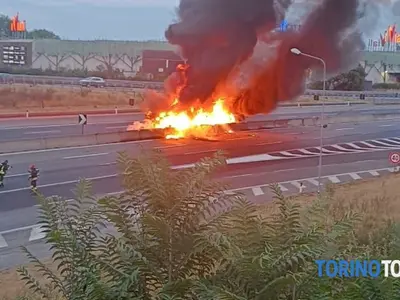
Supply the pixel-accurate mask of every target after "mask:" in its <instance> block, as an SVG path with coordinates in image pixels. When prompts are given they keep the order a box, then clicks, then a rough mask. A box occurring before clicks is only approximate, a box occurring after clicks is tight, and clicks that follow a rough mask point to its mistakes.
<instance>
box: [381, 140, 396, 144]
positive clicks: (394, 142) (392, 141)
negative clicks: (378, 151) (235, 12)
mask: <svg viewBox="0 0 400 300" xmlns="http://www.w3.org/2000/svg"><path fill="white" fill-rule="evenodd" d="M382 140H383V141H387V142H390V143H393V144H396V145H400V142H399V141H396V140H395V139H382Z"/></svg>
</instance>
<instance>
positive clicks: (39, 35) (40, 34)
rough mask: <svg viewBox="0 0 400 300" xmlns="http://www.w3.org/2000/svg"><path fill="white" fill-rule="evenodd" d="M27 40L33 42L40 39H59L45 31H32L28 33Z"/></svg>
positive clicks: (52, 33) (50, 32)
mask: <svg viewBox="0 0 400 300" xmlns="http://www.w3.org/2000/svg"><path fill="white" fill-rule="evenodd" d="M27 38H28V39H33V40H40V39H52V40H60V37H59V36H58V35H56V34H55V33H54V32H52V31H49V30H47V29H34V30H32V31H28V33H27Z"/></svg>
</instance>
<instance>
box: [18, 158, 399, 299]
mask: <svg viewBox="0 0 400 300" xmlns="http://www.w3.org/2000/svg"><path fill="white" fill-rule="evenodd" d="M224 164H225V159H224V158H223V156H222V155H221V154H220V153H217V154H216V155H215V156H214V157H213V158H207V159H203V160H201V161H200V162H199V163H197V164H196V166H195V167H194V168H192V169H186V170H174V171H173V170H171V168H170V165H169V163H168V162H167V160H166V159H165V158H164V157H163V156H162V155H160V154H159V153H157V152H151V153H147V154H146V153H143V154H141V155H140V156H139V157H138V158H135V159H133V158H130V157H129V156H128V155H127V154H125V153H121V154H120V155H119V159H118V165H119V168H120V173H121V180H122V185H123V187H124V191H123V192H122V193H121V194H119V195H113V196H105V197H101V198H100V199H95V198H94V197H93V196H92V192H91V186H90V183H89V182H87V181H85V180H82V181H81V182H80V183H79V184H78V186H77V188H76V191H75V200H73V201H71V202H66V201H62V200H63V199H60V198H58V197H51V198H44V197H43V196H41V195H38V199H39V204H40V212H41V214H40V224H42V225H43V227H44V228H45V230H46V241H47V242H48V243H49V244H50V245H51V247H52V249H53V251H54V254H53V260H54V263H55V264H56V266H57V268H58V270H59V272H58V273H57V272H56V273H55V272H52V271H51V270H50V269H49V268H47V267H46V266H45V265H44V264H43V263H41V262H40V261H39V260H38V259H36V258H35V257H34V256H33V255H32V254H30V253H29V251H28V250H27V249H25V248H24V251H25V252H26V253H27V255H28V256H29V257H30V259H31V260H32V262H34V263H35V264H36V265H37V267H38V269H39V270H40V271H41V273H42V275H43V277H45V278H47V279H48V280H49V286H50V287H51V289H50V290H51V291H53V292H54V291H57V292H58V293H59V294H60V295H61V296H62V297H63V298H64V299H69V300H75V299H92V300H97V299H99V300H100V299H101V300H107V299H156V300H158V299H159V300H161V299H163V300H164V299H184V300H230V299H243V300H264V299H271V300H280V299H298V300H302V299H311V300H313V299H333V300H336V299H338V300H339V299H345V300H347V299H388V300H389V299H399V296H398V294H396V293H397V290H398V287H399V283H398V280H397V281H396V279H393V280H392V279H391V278H378V279H374V280H370V279H364V278H361V279H357V280H356V279H351V278H348V279H336V280H330V279H326V278H318V277H317V275H316V271H317V269H316V266H315V263H314V260H315V259H320V258H333V259H343V258H344V259H351V258H353V259H354V258H361V259H364V258H365V259H367V258H378V259H380V258H385V259H387V258H390V257H396V255H398V253H397V252H398V249H400V247H399V246H400V244H399V241H400V239H399V237H400V235H399V230H398V228H397V226H396V225H394V224H392V223H391V222H387V223H386V225H385V226H382V227H381V228H382V231H381V232H380V235H376V237H375V239H374V240H373V241H371V243H365V242H363V241H361V239H360V238H359V237H358V236H357V228H359V226H360V224H363V223H362V222H363V220H365V219H364V216H363V215H362V214H360V213H359V211H360V210H359V208H357V207H356V208H354V207H351V206H346V208H345V210H344V211H345V212H344V211H340V212H339V208H340V206H335V205H334V203H332V197H333V192H332V190H331V189H330V188H329V189H328V191H327V193H326V194H324V195H322V196H321V197H318V198H317V199H316V200H315V201H313V202H312V203H311V205H309V206H306V207H301V206H300V205H299V204H297V203H296V202H295V201H294V200H293V199H291V198H285V197H283V195H282V193H281V191H280V190H279V188H278V187H276V186H272V187H271V188H272V189H273V191H274V193H275V200H274V201H273V202H272V203H271V205H270V210H268V211H267V212H265V211H262V210H260V208H259V206H257V205H256V204H253V203H250V202H249V201H247V200H246V199H245V198H244V197H242V196H241V195H240V194H236V193H231V192H226V188H227V187H226V186H224V185H222V184H221V183H219V182H218V181H217V180H215V178H213V177H212V175H213V172H214V171H215V170H216V169H218V168H220V167H223V166H224ZM333 211H336V214H333V213H332V212H333ZM19 272H20V274H21V276H22V278H23V280H25V281H26V283H27V284H28V286H30V287H31V289H32V290H33V291H35V292H37V293H40V294H42V295H43V297H47V299H54V298H51V296H50V295H49V294H48V289H46V287H43V286H42V285H41V283H40V282H39V281H38V280H36V279H35V278H34V277H32V276H30V274H29V272H28V271H27V270H26V269H25V268H23V267H21V268H20V270H19Z"/></svg>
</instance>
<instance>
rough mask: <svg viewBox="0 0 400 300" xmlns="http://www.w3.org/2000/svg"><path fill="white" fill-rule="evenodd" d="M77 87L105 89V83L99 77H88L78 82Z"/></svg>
mask: <svg viewBox="0 0 400 300" xmlns="http://www.w3.org/2000/svg"><path fill="white" fill-rule="evenodd" d="M79 85H80V86H85V87H91V86H93V87H105V85H106V82H105V80H104V79H103V78H100V77H88V78H85V79H82V80H79Z"/></svg>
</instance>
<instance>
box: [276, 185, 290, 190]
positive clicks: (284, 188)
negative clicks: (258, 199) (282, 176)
mask: <svg viewBox="0 0 400 300" xmlns="http://www.w3.org/2000/svg"><path fill="white" fill-rule="evenodd" d="M278 186H279V188H280V189H281V191H282V192H287V191H288V190H289V189H287V188H286V187H284V186H283V185H282V184H278Z"/></svg>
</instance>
